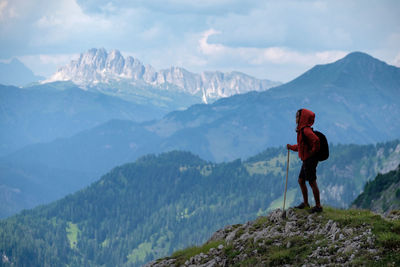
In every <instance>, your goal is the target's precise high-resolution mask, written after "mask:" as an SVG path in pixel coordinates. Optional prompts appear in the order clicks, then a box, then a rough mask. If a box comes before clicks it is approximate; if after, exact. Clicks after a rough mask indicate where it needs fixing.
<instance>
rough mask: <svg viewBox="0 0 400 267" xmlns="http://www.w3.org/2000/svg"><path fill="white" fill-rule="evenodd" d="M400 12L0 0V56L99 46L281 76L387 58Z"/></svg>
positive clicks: (358, 3)
mask: <svg viewBox="0 0 400 267" xmlns="http://www.w3.org/2000/svg"><path fill="white" fill-rule="evenodd" d="M399 13H400V1H393V0H380V1H377V0H371V1H368V2H367V3H365V1H362V0H349V1H334V0H327V1H320V0H297V1H293V0H281V1H273V0H266V1H259V0H249V1H243V0H219V1H215V0H202V1H188V0H164V1H160V0H134V1H131V0H59V1H53V0H35V1H26V0H0V38H1V44H0V48H1V49H0V59H9V58H11V57H15V56H17V57H24V56H35V57H39V55H41V56H42V57H43V55H49V57H52V56H53V55H59V54H63V55H69V54H77V53H81V52H84V51H87V50H88V49H90V48H92V47H97V48H99V47H104V48H106V49H107V50H111V49H119V50H121V51H125V52H126V53H130V54H134V55H136V57H137V58H139V59H140V60H141V61H143V62H144V63H145V64H152V65H154V66H155V67H156V68H165V67H169V66H171V65H178V66H181V67H185V68H187V69H189V70H192V71H196V72H198V71H203V70H204V69H208V70H217V69H218V70H224V71H225V70H239V71H244V72H248V73H249V74H250V75H255V76H258V77H260V76H263V77H267V78H272V79H280V80H287V79H289V78H292V77H293V76H294V75H295V74H301V73H302V72H304V71H306V70H307V68H309V67H311V66H313V65H314V64H323V63H328V62H332V61H334V60H336V59H338V58H340V57H341V56H343V55H345V54H346V53H347V51H348V52H351V51H356V50H357V51H363V52H367V53H370V52H375V51H377V52H376V53H375V54H374V53H372V55H374V56H376V57H378V58H380V59H382V60H385V61H387V62H393V60H394V59H395V58H396V56H397V55H398V53H399V50H398V47H399V45H400V41H399V40H400V39H399V38H398V36H399V33H400V32H399V29H400V21H399V19H398V14H399ZM396 60H397V59H396ZM38 62H39V63H42V64H44V65H43V67H44V68H45V69H49V68H48V67H49V66H51V65H52V64H51V63H50V61H48V62H46V60H38ZM30 64H31V65H32V66H36V67H35V68H38V70H36V71H35V72H37V73H41V72H43V71H41V70H40V67H39V65H37V64H32V63H30ZM54 65H55V64H53V65H52V66H54ZM54 71H55V70H54ZM278 71H280V72H281V74H278ZM269 73H273V75H276V76H275V77H272V76H270V75H269ZM285 76H286V78H285Z"/></svg>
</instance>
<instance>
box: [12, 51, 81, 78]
mask: <svg viewBox="0 0 400 267" xmlns="http://www.w3.org/2000/svg"><path fill="white" fill-rule="evenodd" d="M79 55H80V54H39V55H27V56H20V57H18V59H19V60H20V61H21V62H23V63H24V64H25V65H26V66H27V67H28V68H30V69H32V70H36V71H34V72H35V74H36V75H41V76H45V77H49V76H50V75H52V74H53V73H54V72H55V70H57V69H58V68H59V67H61V66H64V65H66V64H68V63H69V62H70V61H71V60H74V59H78V58H79Z"/></svg>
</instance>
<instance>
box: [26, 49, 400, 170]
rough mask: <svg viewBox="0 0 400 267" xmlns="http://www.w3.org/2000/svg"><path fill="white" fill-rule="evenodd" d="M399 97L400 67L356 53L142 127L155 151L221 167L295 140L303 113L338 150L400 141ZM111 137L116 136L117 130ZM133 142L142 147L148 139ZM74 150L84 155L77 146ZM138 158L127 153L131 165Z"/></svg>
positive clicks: (171, 114) (134, 153) (143, 137)
mask: <svg viewBox="0 0 400 267" xmlns="http://www.w3.org/2000/svg"><path fill="white" fill-rule="evenodd" d="M398 99H400V69H399V68H396V67H394V66H389V65H387V64H386V63H384V62H381V61H379V60H377V59H375V58H373V57H371V56H369V55H367V54H363V53H359V52H356V53H352V54H349V55H348V56H346V57H345V58H343V59H341V60H339V61H337V62H334V63H331V64H327V65H321V66H316V67H314V68H312V69H311V70H309V71H308V72H306V73H305V74H303V75H301V76H300V77H298V78H297V79H295V80H293V81H292V82H290V83H288V84H285V85H282V86H279V87H275V88H272V89H270V90H268V91H265V92H250V93H247V94H241V95H234V96H232V97H228V98H223V99H220V100H218V101H216V102H214V103H212V104H208V105H204V104H203V105H202V104H199V105H193V106H191V107H190V108H188V109H186V110H182V111H176V112H171V113H169V114H167V115H166V116H165V117H163V118H162V119H160V120H156V121H153V122H146V123H143V124H141V126H142V127H143V128H144V129H143V131H147V132H150V133H151V134H152V135H156V136H158V139H159V141H158V143H157V151H154V152H163V151H171V150H187V151H191V152H193V153H195V154H197V155H200V156H201V157H202V158H204V159H207V160H212V161H217V162H221V161H229V160H233V159H236V158H246V157H250V156H252V155H254V154H256V153H259V152H261V151H262V150H263V149H264V148H266V147H272V146H279V145H286V144H287V143H294V142H296V133H295V131H294V130H293V129H294V127H295V119H294V117H295V113H296V111H297V109H299V108H302V107H305V108H309V109H311V110H313V111H314V112H315V113H316V122H315V124H314V128H315V129H317V130H320V131H322V132H323V133H325V135H326V136H327V138H328V141H329V142H332V143H335V144H338V143H342V144H348V143H355V144H369V143H376V142H384V141H388V140H393V139H396V138H399V133H400V102H399V101H398ZM115 127H118V126H117V125H116V126H115ZM135 127H136V126H135ZM113 131H114V132H115V133H118V132H119V131H118V129H117V128H116V129H114V130H113ZM109 142H110V143H109V145H111V146H112V143H113V142H119V141H118V137H117V135H115V136H114V138H113V137H112V136H111V135H110V141H109ZM131 142H134V143H135V144H144V143H146V142H147V141H146V136H145V135H143V136H141V137H137V139H135V140H132V141H131ZM77 143H78V142H77ZM100 145H101V144H98V146H100ZM76 149H77V151H76V153H80V148H79V147H76ZM37 150H40V148H39V147H38V148H37ZM37 150H36V151H37ZM148 150H151V149H150V148H149V149H148ZM141 155H142V154H140V153H136V152H135V151H134V150H130V159H132V160H134V159H136V158H137V157H139V156H141ZM31 157H33V154H32V155H31ZM47 157H52V155H48V156H47Z"/></svg>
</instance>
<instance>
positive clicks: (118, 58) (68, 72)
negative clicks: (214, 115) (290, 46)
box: [45, 48, 280, 103]
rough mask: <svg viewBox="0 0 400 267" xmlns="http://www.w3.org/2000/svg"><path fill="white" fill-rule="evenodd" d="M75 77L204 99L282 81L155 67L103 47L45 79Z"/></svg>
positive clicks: (264, 87)
mask: <svg viewBox="0 0 400 267" xmlns="http://www.w3.org/2000/svg"><path fill="white" fill-rule="evenodd" d="M60 80H61V81H67V80H70V81H73V82H74V83H76V84H78V85H83V86H93V85H96V84H98V83H105V84H108V83H111V82H112V83H114V84H115V81H117V82H119V81H122V80H124V81H125V82H128V83H131V84H133V85H136V84H147V85H150V86H153V87H156V88H159V89H165V88H169V87H170V86H169V85H172V88H174V89H178V91H182V92H184V93H189V94H192V95H198V96H199V97H201V98H202V100H203V102H206V103H207V102H208V101H210V100H215V99H218V98H221V97H228V96H231V95H234V94H240V93H247V92H249V91H265V90H268V89H269V88H271V87H273V86H277V85H279V84H280V83H278V82H272V81H269V80H260V79H256V78H254V77H251V76H249V75H246V74H243V73H240V72H230V73H227V74H224V73H222V72H217V71H216V72H203V73H202V74H197V73H192V72H190V71H188V70H186V69H184V68H182V67H178V66H172V67H170V68H167V69H163V70H160V71H156V70H155V69H154V68H153V67H152V66H151V65H144V64H143V63H141V62H140V61H139V60H138V59H135V58H133V57H131V56H128V57H124V56H123V55H122V54H121V52H120V51H119V50H116V49H114V50H111V51H110V52H107V51H106V50H105V49H104V48H99V49H97V48H92V49H89V50H88V51H87V52H86V53H82V54H81V55H80V57H79V59H78V60H74V61H71V63H69V64H68V65H66V66H63V67H61V68H59V70H58V71H57V72H56V73H55V74H54V75H53V76H52V77H51V78H50V79H48V80H46V81H45V82H54V81H60Z"/></svg>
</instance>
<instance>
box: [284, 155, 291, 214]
mask: <svg viewBox="0 0 400 267" xmlns="http://www.w3.org/2000/svg"><path fill="white" fill-rule="evenodd" d="M289 153H290V150H289V149H288V150H287V163H286V183H285V194H284V195H283V211H285V204H286V191H287V183H288V176H289Z"/></svg>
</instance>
